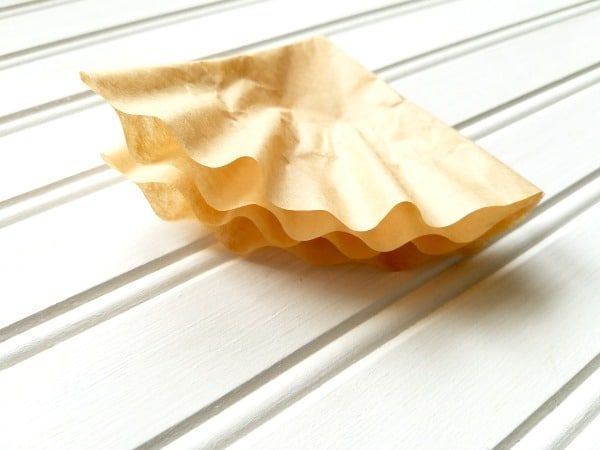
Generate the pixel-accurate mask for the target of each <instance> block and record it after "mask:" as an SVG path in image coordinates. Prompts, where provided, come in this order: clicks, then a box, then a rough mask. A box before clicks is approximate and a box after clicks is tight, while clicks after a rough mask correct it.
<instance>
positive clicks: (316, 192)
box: [82, 38, 542, 269]
mask: <svg viewBox="0 0 600 450" xmlns="http://www.w3.org/2000/svg"><path fill="white" fill-rule="evenodd" d="M82 79H83V80H84V81H85V82H86V83H87V84H88V85H89V86H90V87H91V88H92V89H93V90H94V91H96V92H97V93H98V94H100V95H101V96H102V97H104V98H105V99H106V100H107V101H108V102H109V103H110V104H111V105H112V106H113V107H114V109H115V110H116V112H117V114H118V116H119V118H120V120H121V123H122V126H123V131H124V134H125V141H126V147H124V148H121V149H118V150H116V151H112V152H109V153H107V154H105V155H104V156H105V160H106V161H107V162H108V163H109V164H110V165H112V166H113V167H114V168H116V169H117V170H119V171H120V172H122V173H123V174H125V175H126V176H127V177H128V178H129V179H131V180H133V181H135V182H136V183H137V184H138V185H139V186H140V188H141V189H142V191H143V193H144V195H145V196H146V198H147V199H148V201H149V202H150V205H151V206H152V208H153V209H154V211H155V212H156V213H157V214H158V215H159V216H160V217H162V218H164V219H168V220H173V219H183V218H195V219H197V220H199V221H201V222H203V223H205V224H207V225H209V226H210V227H212V228H213V229H214V232H215V233H216V235H217V236H218V237H219V238H220V239H221V241H222V242H223V243H224V244H225V245H226V246H227V247H228V248H230V249H231V250H233V251H235V252H239V253H248V252H251V251H253V250H255V249H257V248H260V247H265V246H275V247H281V248H285V249H288V250H290V251H292V252H293V253H295V254H297V255H299V256H301V257H303V258H305V259H307V260H309V261H311V262H314V263H317V264H333V263H341V262H348V261H358V262H365V263H372V264H382V265H386V266H389V267H391V268H395V269H403V268H410V267H413V266H414V265H416V264H420V263H424V262H426V261H429V260H431V259H432V258H436V257H440V256H442V255H446V254H449V253H454V252H457V251H464V250H465V249H472V248H476V247H478V246H480V245H482V244H484V243H485V242H486V241H487V240H488V239H490V238H491V237H492V236H493V235H494V234H496V233H499V232H501V231H504V230H505V229H507V228H508V227H510V226H511V225H513V224H514V223H515V222H516V221H517V220H518V219H520V218H521V217H523V216H524V215H525V214H526V213H527V212H528V211H529V210H531V209H532V208H533V207H534V206H535V204H536V203H537V202H538V201H539V200H540V198H541V196H542V193H541V192H540V190H539V189H538V188H536V187H535V186H534V185H532V184H531V183H529V182H528V181H527V180H525V179H523V178H522V177H521V176H519V175H518V174H516V173H515V172H514V171H512V170H511V169H510V168H508V167H507V166H505V165H504V164H503V163H501V162H500V161H498V160H497V159H495V158H494V157H492V156H491V155H489V154H488V153H486V152H485V151H484V150H482V149H481V148H480V147H479V146H477V145H476V144H475V143H474V142H472V141H470V140H468V139H466V138H465V137H463V136H461V135H460V134H459V133H458V132H457V131H456V130H454V129H453V128H451V127H449V126H448V125H445V124H444V123H442V122H441V121H439V120H438V119H436V118H435V117H433V116H432V115H431V114H429V113H428V112H426V111H424V110H423V109H421V108H420V107H418V106H417V105H415V104H413V103H411V102H410V101H408V100H406V99H404V98H403V97H401V96H400V95H399V94H398V93H396V92H395V91H394V90H393V89H392V88H391V87H389V86H388V85H387V84H386V83H385V82H383V81H382V80H380V79H378V78H377V77H376V75H374V74H373V73H371V72H369V71H368V70H367V69H365V68H364V67H362V66H361V65H360V64H358V63H357V62H355V61H354V60H353V59H351V58H350V57H349V56H347V55H346V54H345V53H343V52H342V51H341V50H339V49H338V48H336V47H335V46H334V45H333V44H331V43H330V42H329V41H328V40H326V39H324V38H313V39H310V40H306V41H302V42H298V43H296V44H292V45H287V46H284V47H281V48H276V49H271V50H265V51H261V52H257V53H254V54H250V55H240V56H235V57H231V58H225V59H217V60H206V61H194V62H186V63H182V64H177V65H169V66H160V67H144V68H138V69H130V70H120V71H103V72H93V73H82Z"/></svg>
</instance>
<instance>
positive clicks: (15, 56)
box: [0, 0, 600, 449]
mask: <svg viewBox="0 0 600 450" xmlns="http://www.w3.org/2000/svg"><path fill="white" fill-rule="evenodd" d="M313 34H325V35H328V36H329V37H330V38H331V39H332V40H333V41H334V42H335V43H336V44H338V45H339V46H341V47H342V48H343V49H344V50H346V51H347V52H348V53H350V54H351V55H352V56H354V57H355V58H357V59H358V60H359V61H361V62H362V63H363V64H364V65H366V66H367V67H369V68H370V69H372V70H374V71H376V72H377V73H379V74H380V76H382V77H383V78H384V79H386V80H387V81H389V82H390V83H391V84H392V86H394V87H395V88H396V89H397V90H398V91H399V92H401V93H402V94H403V95H405V96H406V97H408V98H409V99H411V100H413V101H415V102H417V103H418V104H420V105H421V106H423V107H425V108H426V109H428V110H429V111H431V112H432V113H433V114H435V115H436V116H438V117H440V118H441V119H442V120H444V121H446V122H448V123H449V124H451V125H453V126H456V127H457V128H458V129H459V130H460V131H461V132H462V133H463V134H465V135H467V136H469V137H472V138H474V139H476V140H477V142H478V143H480V144H481V145H482V146H483V147H484V148H486V149H487V150H488V151H490V152H491V153H492V154H494V155H495V156H496V157H498V158H499V159H501V160H502V161H504V162H506V163H507V164H509V165H510V166H512V167H513V168H515V169H516V170H517V171H518V172H520V173H521V174H522V175H524V176H525V177H526V178H528V179H530V180H531V181H532V182H534V183H535V184H537V185H538V186H539V187H540V188H541V189H543V190H544V191H545V193H546V196H545V198H544V200H543V202H542V204H541V205H540V206H539V207H538V208H537V209H536V211H535V212H534V214H533V215H532V216H531V217H530V218H529V219H528V220H527V221H526V222H525V223H524V224H523V225H521V226H519V227H518V228H517V229H515V230H512V231H511V232H510V233H508V234H507V235H505V236H503V237H502V238H501V239H499V240H498V241H496V242H495V243H493V244H492V245H491V246H489V247H488V248H486V249H484V250H483V251H482V252H481V253H479V254H477V255H475V256H474V257H471V258H468V259H460V258H451V259H449V260H446V261H444V262H442V263H440V264H438V265H436V266H433V267H427V268H423V269H419V270H415V271H411V272H401V273H390V272H383V271H381V270H378V269H374V268H367V267H360V266H351V265H346V266H340V267H330V268H317V267H312V266H309V265H307V264H305V263H303V262H301V261H299V260H297V259H295V258H294V257H293V256H290V255H288V254H287V253H283V252H280V251H277V250H263V251H261V252H259V253H257V254H255V255H253V256H251V257H249V258H238V257H236V256H234V255H231V254H229V253H227V252H226V251H225V250H223V249H222V248H221V247H220V246H219V245H218V244H216V243H215V242H214V241H213V239H212V238H211V236H210V235H208V234H206V233H205V232H203V231H202V230H201V229H200V228H199V227H198V226H197V225H196V224H193V223H163V222H161V221H160V220H159V219H158V218H156V217H155V216H154V215H153V213H152V211H151V210H150V208H149V206H148V205H147V204H146V202H145V200H144V199H143V196H142V195H141V193H139V192H138V190H137V188H136V187H135V186H134V185H132V184H131V183H129V182H127V181H125V180H123V179H122V177H120V176H119V175H118V174H116V173H114V172H112V171H110V170H109V169H108V168H107V167H106V166H104V165H103V164H102V161H101V160H100V158H99V156H98V154H99V152H101V151H102V150H105V149H107V148H110V147H111V146H113V145H117V144H119V143H120V142H121V140H122V137H121V131H120V128H119V125H118V121H117V120H116V118H115V117H114V114H113V113H112V111H111V110H110V108H109V107H107V106H105V105H103V104H102V103H101V102H100V101H99V100H98V99H97V98H96V97H94V96H93V95H92V94H91V93H89V92H88V91H86V88H85V86H84V85H83V84H82V83H81V82H80V81H79V79H78V71H79V70H82V69H86V70H87V69H91V68H95V67H113V66H122V65H131V64H142V63H144V64H148V63H163V62H168V61H179V60H187V59H196V58H202V57H208V56H214V55H227V54H232V53H236V52H239V51H247V50H254V49H260V48H263V47H266V46H274V45H280V44H281V43H284V42H288V41H291V40H295V39H298V38H302V37H306V36H309V35H313ZM598 81H600V1H597V0H593V1H574V0H526V1H524V0H505V1H502V2H500V1H498V2H485V1H481V0H445V1H444V0H405V1H396V2H393V1H391V0H390V1H386V0H377V1H366V0H351V1H344V2H341V1H340V2H337V1H312V0H310V1H305V2H296V1H291V0H262V1H258V0H257V1H251V0H246V1H244V0H229V1H227V0H225V1H212V2H209V1H201V0H196V1H194V0H178V1H172V2H142V1H132V2H120V1H117V0H102V1H101V0H71V1H56V0H47V1H41V0H37V1H33V2H31V1H29V2H18V1H13V0H11V1H8V2H7V1H4V2H0V277H1V278H0V300H1V301H0V428H1V432H0V448H7V449H13V448H23V449H31V448H57V449H65V448H78V449H79V448H110V449H117V448H134V447H138V446H142V447H145V448H155V447H163V446H169V447H170V448H183V449H187V448H214V447H223V446H227V445H233V446H234V447H237V448H248V447H253V448H260V449H263V448H302V449H305V448H378V449H379V448H410V449H412V448H433V449H438V448H444V449H452V448H456V449H471V448H473V449H479V448H494V447H498V448H509V447H513V446H516V447H517V448H520V449H541V448H548V449H554V448H566V447H570V448H573V449H592V448H600V423H599V422H598V417H599V416H598V412H600V381H599V380H600V378H599V374H600V371H599V370H598V367H599V366H600V356H598V355H599V352H600V294H599V292H600V228H599V227H598V223H599V222H600V206H598V200H600V180H599V179H598V174H599V173H600V127H599V126H598V123H599V122H598V120H599V117H600V84H599V83H598Z"/></svg>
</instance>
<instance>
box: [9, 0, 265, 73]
mask: <svg viewBox="0 0 600 450" xmlns="http://www.w3.org/2000/svg"><path fill="white" fill-rule="evenodd" d="M265 1H269V0H217V1H213V2H210V3H203V4H200V5H196V6H192V7H188V8H183V9H179V10H176V11H169V12H165V13H162V14H157V15H155V16H151V17H146V18H143V19H138V20H134V21H131V22H127V23H124V24H119V25H114V26H111V27H107V28H102V29H99V30H94V31H90V32H87V33H82V34H78V35H74V36H70V37H66V38H63V39H57V40H55V41H50V42H47V43H44V44H38V45H35V46H33V47H28V48H25V49H22V50H17V51H14V52H10V53H5V54H3V55H0V70H1V69H8V68H10V67H14V66H17V65H19V64H25V63H28V62H31V61H35V60H36V59H40V58H47V57H49V56H52V55H55V54H58V53H61V52H64V51H68V50H71V49H74V48H82V47H85V46H87V45H92V44H96V43H100V42H106V41H108V40H112V39H117V38H120V37H123V36H127V35H129V34H133V33H137V32H140V31H147V30H151V29H153V28H157V27H160V26H164V25H172V24H176V23H178V22H180V21H184V20H193V19H197V18H198V17H202V16H206V15H210V14H218V13H221V12H225V11H227V10H229V9H233V8H237V7H240V6H246V5H252V4H255V3H259V2H265Z"/></svg>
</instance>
